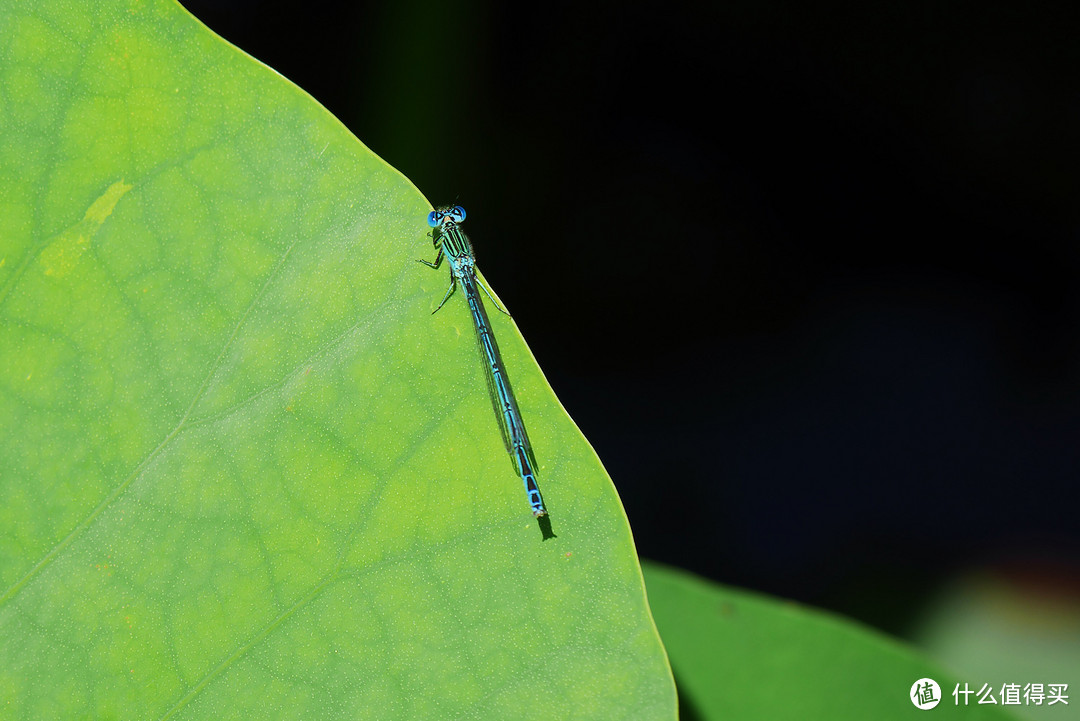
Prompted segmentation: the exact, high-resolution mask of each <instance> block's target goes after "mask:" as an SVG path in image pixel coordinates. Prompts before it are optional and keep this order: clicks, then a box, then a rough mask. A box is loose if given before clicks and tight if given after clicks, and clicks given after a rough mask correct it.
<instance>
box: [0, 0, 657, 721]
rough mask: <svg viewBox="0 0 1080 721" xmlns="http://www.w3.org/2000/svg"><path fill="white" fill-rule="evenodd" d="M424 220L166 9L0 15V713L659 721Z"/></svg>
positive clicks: (550, 479)
mask: <svg viewBox="0 0 1080 721" xmlns="http://www.w3.org/2000/svg"><path fill="white" fill-rule="evenodd" d="M429 208H430V205H429V204H428V203H427V201H425V199H424V198H423V197H422V196H421V195H420V193H418V192H417V190H416V189H415V188H414V187H413V186H412V185H411V184H410V183H409V182H408V181H407V180H406V179H405V178H403V177H402V176H401V175H400V174H398V173H397V172H396V171H394V170H393V169H392V168H390V167H388V166H387V165H386V164H385V163H384V162H382V161H381V160H380V159H379V158H377V157H375V156H374V155H373V154H372V153H370V152H369V151H368V150H367V149H366V148H364V147H363V146H362V145H361V144H360V143H358V142H357V141H356V139H355V138H353V137H352V136H351V135H350V134H349V132H348V131H347V130H346V129H345V128H343V127H342V126H341V125H340V124H339V123H338V122H337V121H336V120H335V119H334V118H333V117H331V116H330V115H329V114H328V113H327V112H326V111H325V110H324V109H322V108H321V107H320V106H319V105H318V104H317V103H315V102H314V101H313V100H312V99H311V98H309V97H308V96H306V95H305V94H304V93H303V92H302V91H300V90H298V89H297V88H296V87H294V86H292V85H290V84H289V83H288V82H287V81H285V80H284V79H282V78H281V77H280V76H278V75H277V74H275V73H274V72H272V71H270V70H269V69H267V68H266V67H264V66H262V65H260V64H259V63H257V62H255V61H253V60H252V59H251V58H249V57H246V56H244V55H243V54H242V53H240V52H239V51H237V50H236V49H235V48H233V47H231V46H229V45H228V44H226V43H225V42H223V41H222V40H220V39H219V38H217V37H216V36H214V35H213V34H212V33H210V32H209V31H208V30H207V29H206V28H204V27H203V26H201V25H200V24H199V23H198V22H197V21H195V20H194V19H193V18H191V16H190V15H188V14H187V13H186V11H184V10H183V9H182V8H181V7H179V6H178V5H176V4H175V3H173V2H171V1H168V0H112V1H105V0H101V1H99V2H81V3H76V4H71V3H67V2H63V1H62V0H32V1H30V0H28V1H26V2H12V1H11V0H8V1H7V2H5V3H3V4H0V716H2V717H3V718H26V719H46V718H48V719H54V718H56V719H59V718H63V719H68V718H96V719H100V718H123V719H141V718H157V719H162V718H177V719H179V718H185V719H197V718H212V719H222V718H243V719H252V718H258V719H265V718H290V719H300V718H303V719H312V718H350V719H353V718H357V719H359V718H373V719H374V718H377V719H394V718H403V719H406V718H407V719H419V718H439V719H446V718H514V719H525V718H543V719H569V718H633V719H647V718H668V719H670V718H673V716H674V712H675V701H674V688H673V685H672V683H671V678H670V674H669V672H668V669H667V665H666V661H665V657H664V652H663V649H662V647H661V645H660V642H659V639H658V637H657V634H656V631H655V629H654V628H653V625H652V622H651V620H650V616H649V611H648V608H647V606H646V603H645V600H644V593H643V586H642V580H641V575H640V571H639V569H638V565H637V561H636V557H635V554H634V549H633V545H632V542H631V538H630V533H629V528H628V526H627V522H626V518H625V516H624V514H623V512H622V509H621V507H620V505H619V501H618V498H617V496H616V494H615V492H614V489H613V488H612V486H611V483H610V481H609V479H608V478H607V476H606V474H605V473H604V470H603V468H602V467H601V465H600V463H599V461H598V459H597V458H596V456H595V454H594V453H593V451H592V449H591V448H590V447H589V445H588V443H587V442H586V441H585V439H584V438H582V436H581V434H580V433H579V432H578V430H577V428H576V427H575V426H574V424H573V422H572V421H571V420H570V419H569V418H568V417H567V415H566V413H565V411H563V409H562V408H561V406H560V405H559V403H558V401H557V400H556V398H555V397H554V395H553V394H552V392H551V389H550V388H549V386H548V385H547V383H546V381H545V380H544V377H543V376H542V375H541V373H540V371H539V369H538V368H537V366H536V363H535V361H534V360H533V359H532V357H531V356H530V354H529V351H528V349H527V348H526V346H525V345H524V343H523V342H522V340H521V337H520V335H518V333H517V331H516V329H515V327H514V325H513V323H512V321H510V320H509V319H506V318H505V317H501V316H500V315H499V314H495V316H494V317H493V323H494V325H495V330H496V332H497V334H498V335H499V336H500V339H501V340H502V345H503V349H504V354H505V356H506V361H507V365H508V368H509V369H510V372H511V374H512V376H513V379H514V382H515V388H516V389H517V390H518V392H519V394H520V403H521V406H522V409H523V412H524V413H525V415H526V419H527V421H528V423H529V431H530V434H531V436H532V439H533V442H534V445H535V448H536V451H537V456H538V458H539V461H540V466H541V473H540V480H541V483H542V486H543V490H544V493H545V498H546V500H547V501H548V504H549V506H550V508H551V511H552V516H551V518H552V521H553V527H554V531H555V533H556V534H558V537H557V538H554V539H551V540H547V541H542V540H541V534H540V531H539V529H538V528H537V525H536V523H535V522H534V521H533V519H532V516H531V515H530V513H529V508H528V506H527V504H526V501H525V496H524V492H523V490H522V488H521V485H520V481H519V480H518V479H517V478H516V476H515V475H514V473H513V470H512V468H511V466H510V463H509V461H508V459H507V458H506V453H505V450H504V449H503V447H502V441H501V437H500V434H499V431H498V428H497V425H496V422H495V420H494V418H493V417H492V412H491V408H490V405H489V403H488V399H487V395H486V392H485V388H484V381H483V378H482V375H481V372H480V367H479V361H478V357H477V355H476V351H475V349H474V348H473V344H474V339H473V333H472V330H471V327H470V323H469V317H468V314H467V310H466V308H465V306H464V304H463V303H462V302H460V300H461V299H460V298H455V299H453V300H454V301H455V302H452V303H448V304H447V307H446V308H444V309H443V310H442V311H440V312H439V314H438V315H435V316H432V315H431V310H432V309H433V308H434V307H435V304H436V303H437V302H438V300H439V299H440V298H441V297H442V294H443V292H444V291H445V289H446V286H447V283H448V276H447V275H446V273H445V269H444V272H439V273H436V272H434V271H431V270H429V269H427V268H424V267H423V266H421V265H419V264H417V263H415V262H413V261H414V259H415V258H419V257H426V258H430V257H431V256H432V254H433V249H432V247H431V241H430V239H429V238H428V237H427V236H426V233H427V226H426V224H425V222H424V220H425V216H426V213H427V211H428V209H429ZM477 240H478V241H480V242H479V245H480V247H481V257H482V247H483V240H482V239H477Z"/></svg>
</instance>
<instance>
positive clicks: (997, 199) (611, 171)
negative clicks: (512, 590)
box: [184, 0, 1080, 633]
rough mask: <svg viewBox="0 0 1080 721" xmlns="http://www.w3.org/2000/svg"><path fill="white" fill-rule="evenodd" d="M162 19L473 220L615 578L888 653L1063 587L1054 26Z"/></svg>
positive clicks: (957, 6)
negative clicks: (609, 484)
mask: <svg viewBox="0 0 1080 721" xmlns="http://www.w3.org/2000/svg"><path fill="white" fill-rule="evenodd" d="M184 4H185V6H186V7H188V9H189V10H191V11H192V12H193V13H194V14H195V15H196V16H197V17H199V18H200V19H202V20H203V21H204V22H205V23H206V24H208V25H209V26H210V27H211V28H212V29H214V30H215V31H216V32H218V33H219V34H220V35H222V36H223V37H225V38H226V39H227V40H229V41H231V42H233V43H234V44H236V45H238V46H240V47H241V48H243V49H244V50H246V51H247V52H249V53H251V54H252V55H254V56H255V57H257V58H259V59H260V60H262V61H264V62H265V63H267V64H268V65H270V66H271V67H273V68H275V69H277V70H278V71H280V72H281V73H282V74H284V75H285V76H287V77H288V78H290V79H291V80H293V81H294V82H296V83H297V84H298V85H300V86H301V87H303V88H304V89H305V90H307V91H308V92H310V93H311V94H312V95H313V96H314V97H315V98H316V99H317V100H318V101H320V102H321V103H323V104H324V105H325V106H326V107H327V108H328V109H329V110H330V111H331V112H333V113H334V114H335V115H337V117H338V118H340V119H341V120H342V122H344V123H345V124H346V125H347V126H348V127H349V128H350V129H351V130H352V131H353V132H354V133H355V134H356V135H357V137H359V138H360V139H361V140H362V141H363V142H364V143H365V144H366V145H368V146H369V147H370V148H371V149H372V150H374V151H375V152H376V153H378V154H379V155H380V156H382V157H383V158H384V159H386V161H387V162H389V163H390V164H391V165H393V166H395V167H396V168H398V169H399V170H401V171H402V172H403V173H404V174H405V175H406V176H408V177H409V178H410V179H412V180H413V181H414V182H415V183H416V185H417V187H419V188H420V190H421V191H422V192H423V193H424V194H425V195H427V197H428V198H429V199H430V200H431V201H432V202H433V203H435V204H436V205H439V204H443V203H447V202H455V201H456V202H459V203H460V204H462V205H464V206H465V207H466V208H467V209H468V211H469V221H468V222H469V233H470V236H471V237H472V238H473V239H474V241H475V242H476V244H477V249H478V254H479V258H480V266H481V267H482V268H483V269H484V271H485V274H486V275H487V277H489V278H490V279H491V280H492V282H493V283H494V285H495V287H496V288H497V289H498V291H499V294H500V295H501V296H502V298H503V299H504V301H505V302H506V304H507V305H508V306H509V308H510V310H511V312H513V313H514V316H515V318H516V320H517V322H518V324H519V326H520V327H521V329H522V332H523V333H524V335H525V337H526V339H527V340H528V342H529V345H530V346H531V348H532V349H533V352H534V353H535V354H536V357H537V359H538V360H539V362H540V365H541V367H542V368H543V369H544V371H545V373H546V374H547V376H548V378H549V379H550V381H551V383H552V385H553V387H554V388H555V391H556V393H557V394H558V395H559V397H560V398H561V400H562V401H563V403H564V405H565V406H566V408H567V410H568V411H569V412H570V414H571V415H572V416H573V417H574V419H575V420H576V421H577V422H578V424H579V425H580V427H581V429H582V431H583V432H584V433H585V435H586V436H587V437H588V438H589V440H590V441H591V442H592V443H593V445H594V446H595V448H596V450H597V452H598V453H599V454H600V457H601V458H602V459H603V461H604V463H605V465H606V466H607V468H608V470H609V472H610V473H611V476H612V478H613V479H614V481H615V484H616V485H617V486H618V488H619V492H620V494H621V496H622V499H623V502H624V504H625V506H626V510H627V513H628V514H629V517H630V521H631V523H632V525H633V528H634V534H635V539H636V541H637V544H638V550H639V551H640V553H641V555H642V556H644V557H648V558H652V559H656V560H662V561H666V562H669V563H672V564H675V565H678V566H682V567H685V568H688V569H690V570H693V571H696V572H698V573H700V574H703V575H705V576H708V577H711V578H713V579H715V580H718V581H722V582H725V583H731V584H736V585H741V586H745V587H750V588H754V589H758V590H762V591H767V592H770V593H775V594H779V595H782V596H786V597H791V598H795V599H798V600H801V601H805V602H809V603H814V604H817V605H821V606H826V607H830V608H833V609H836V610H839V611H842V612H844V613H847V614H850V615H852V616H855V617H857V618H861V619H863V620H866V621H868V622H870V623H873V624H876V625H878V626H880V627H882V628H885V629H887V630H890V631H894V632H898V633H903V632H904V631H905V629H906V628H907V626H908V624H909V623H910V622H911V621H912V619H913V618H914V617H915V616H916V615H917V614H918V613H919V609H920V608H921V607H922V603H923V601H924V600H926V599H927V598H929V597H930V596H931V595H932V594H933V593H934V591H935V589H936V588H938V587H939V586H940V584H941V583H943V582H944V581H946V580H947V579H949V578H950V577H953V576H954V575H955V574H960V573H965V572H968V571H970V570H971V569H980V568H990V569H996V570H995V572H997V573H1002V574H1004V575H1005V576H1009V575H1010V574H1014V575H1016V574H1019V575H1024V574H1028V575H1030V574H1032V573H1034V574H1036V575H1039V576H1041V578H1042V579H1043V581H1044V582H1048V583H1049V584H1050V585H1051V586H1054V585H1057V586H1061V587H1067V586H1068V585H1069V584H1075V583H1076V579H1077V577H1078V574H1077V564H1076V559H1077V558H1078V557H1080V556H1078V553H1077V552H1078V549H1080V531H1078V524H1077V522H1076V508H1077V501H1078V495H1080V493H1078V491H1077V476H1078V473H1077V472H1078V470H1080V451H1078V445H1077V440H1078V438H1080V435H1078V434H1080V342H1078V338H1080V335H1078V332H1080V322H1078V321H1080V295H1078V284H1077V278H1078V271H1080V268H1078V264H1080V252H1078V240H1080V233H1078V231H1080V225H1078V220H1080V217H1078V216H1080V213H1078V206H1077V197H1078V196H1077V194H1078V191H1080V176H1078V173H1077V167H1078V161H1080V142H1078V141H1080V43H1078V42H1077V39H1076V38H1077V37H1078V36H1080V32H1078V31H1080V18H1078V17H1077V15H1076V14H1075V13H1074V12H1073V11H1072V10H1067V11H1066V10H1061V9H1059V8H1061V7H1066V4H1065V3H1062V4H1061V5H1060V6H1059V5H1057V4H1045V3H1039V2H1027V3H1015V2H1009V3H1004V2H996V1H989V2H988V1H983V2H942V1H941V0H924V1H918V0H904V1H902V2H891V3H884V2H870V1H865V0H864V1H862V2H836V1H835V0H825V1H823V2H817V3H800V2H794V1H792V0H774V1H773V2H745V1H733V2H710V3H701V4H699V5H689V4H685V5H682V4H678V3H672V2H667V3H659V2H657V3H652V4H649V3H623V2H573V3H571V2H545V3H540V4H532V3H530V4H525V3H520V4H508V3H497V2H485V1H480V0H474V1H472V2H463V3H439V2H429V1H422V0H421V1H409V0H406V1H403V2H384V3H363V2H356V3H348V4H342V5H339V4H337V3H327V2H320V1H318V0H308V1H307V2H303V3H296V2H269V1H267V2H259V1H257V0H231V1H223V0H213V1H212V2H211V1H210V0H200V1H198V2H196V1H195V0H187V1H186V2H184ZM538 452H539V453H542V452H543V451H542V449H538Z"/></svg>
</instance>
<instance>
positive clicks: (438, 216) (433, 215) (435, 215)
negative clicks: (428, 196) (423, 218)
mask: <svg viewBox="0 0 1080 721" xmlns="http://www.w3.org/2000/svg"><path fill="white" fill-rule="evenodd" d="M440 220H442V213H440V212H439V211H437V210H433V211H431V212H430V213H428V214H427V224H428V225H430V226H431V227H432V228H434V227H435V226H436V225H438V224H439V221H440Z"/></svg>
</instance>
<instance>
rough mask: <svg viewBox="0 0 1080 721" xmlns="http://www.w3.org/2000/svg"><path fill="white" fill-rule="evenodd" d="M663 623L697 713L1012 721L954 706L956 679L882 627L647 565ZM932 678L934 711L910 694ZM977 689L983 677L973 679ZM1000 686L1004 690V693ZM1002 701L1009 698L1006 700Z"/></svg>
mask: <svg viewBox="0 0 1080 721" xmlns="http://www.w3.org/2000/svg"><path fill="white" fill-rule="evenodd" d="M642 570H643V572H644V574H645V582H646V585H647V586H648V590H649V601H650V604H651V606H652V610H653V615H654V617H655V619H656V625H657V628H659V629H660V635H661V636H662V637H663V639H664V644H665V646H666V648H667V651H668V654H669V655H670V658H671V666H672V668H673V669H674V671H675V677H676V681H677V682H678V684H679V698H680V701H681V703H682V705H683V707H682V709H681V718H682V719H683V721H694V719H740V720H742V721H755V719H763V720H768V721H783V720H784V719H798V720H799V721H802V720H803V719H831V720H833V721H844V720H845V719H853V720H858V721H866V719H874V720H875V721H891V720H892V719H921V718H928V717H927V716H925V715H924V714H926V713H928V712H929V713H930V714H932V717H933V718H935V719H938V718H957V719H966V720H968V721H971V720H982V719H985V720H986V721H1009V720H1010V719H1014V718H1015V717H1014V716H1012V715H1011V714H1008V713H1005V712H1004V711H1002V710H1001V708H1000V707H999V706H990V705H976V704H977V701H978V699H977V698H976V696H975V695H972V696H970V697H969V699H970V703H971V705H969V706H967V707H964V706H963V698H964V697H963V696H962V695H961V696H960V703H961V705H960V706H957V705H955V700H954V698H953V695H952V693H953V689H954V687H955V685H956V684H957V683H958V682H959V683H960V684H961V688H962V687H963V683H964V681H965V680H964V679H957V678H954V677H953V676H952V675H951V674H948V673H945V672H944V671H942V670H941V669H940V668H937V667H935V666H934V665H933V664H931V663H929V662H927V661H925V660H923V659H922V658H920V657H919V655H918V654H917V653H915V652H914V651H912V650H910V649H908V648H906V647H905V646H903V645H902V644H900V643H899V642H897V641H894V640H893V639H890V638H888V637H886V636H884V635H882V634H881V633H878V632H876V631H873V630H871V629H868V628H865V627H862V626H860V625H858V624H856V623H853V622H851V621H847V620H845V619H842V618H839V617H836V616H832V615H830V614H827V613H825V612H823V611H818V610H814V609H809V608H806V607H803V606H799V605H798V604H795V603H793V602H790V601H779V600H776V599H772V598H768V597H765V596H762V595H759V594H754V593H750V592H747V591H742V590H738V589H733V588H727V587H725V586H720V585H717V584H713V583H710V582H708V581H705V580H703V579H701V578H698V577H696V576H693V575H691V574H689V573H686V572H684V571H679V570H675V569H671V568H667V567H665V566H662V565H659V564H656V563H648V564H643V566H642ZM923 678H932V679H934V680H935V681H937V683H938V684H939V685H940V687H941V693H942V696H943V698H942V699H941V701H940V703H939V704H938V705H937V706H936V707H935V708H933V709H932V710H926V711H924V710H921V709H919V708H917V707H916V706H915V705H914V704H913V703H912V702H911V700H910V698H909V696H908V694H909V693H910V690H911V686H912V684H914V683H915V682H916V681H918V680H919V679H923ZM967 681H968V682H969V683H970V686H971V687H972V690H974V691H978V690H979V688H980V685H981V684H980V683H976V682H975V681H976V679H967ZM998 690H1000V689H995V692H996V691H998ZM997 702H998V704H1000V703H1001V700H1000V698H998V699H997Z"/></svg>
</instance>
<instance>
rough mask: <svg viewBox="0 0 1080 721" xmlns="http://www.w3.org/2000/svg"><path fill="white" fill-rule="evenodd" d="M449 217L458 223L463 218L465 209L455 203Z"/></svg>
mask: <svg viewBox="0 0 1080 721" xmlns="http://www.w3.org/2000/svg"><path fill="white" fill-rule="evenodd" d="M449 215H450V217H451V218H453V219H454V222H455V223H460V222H461V221H463V220H465V209H464V208H462V207H461V206H460V205H455V206H454V209H453V210H451V211H450V213H449Z"/></svg>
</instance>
